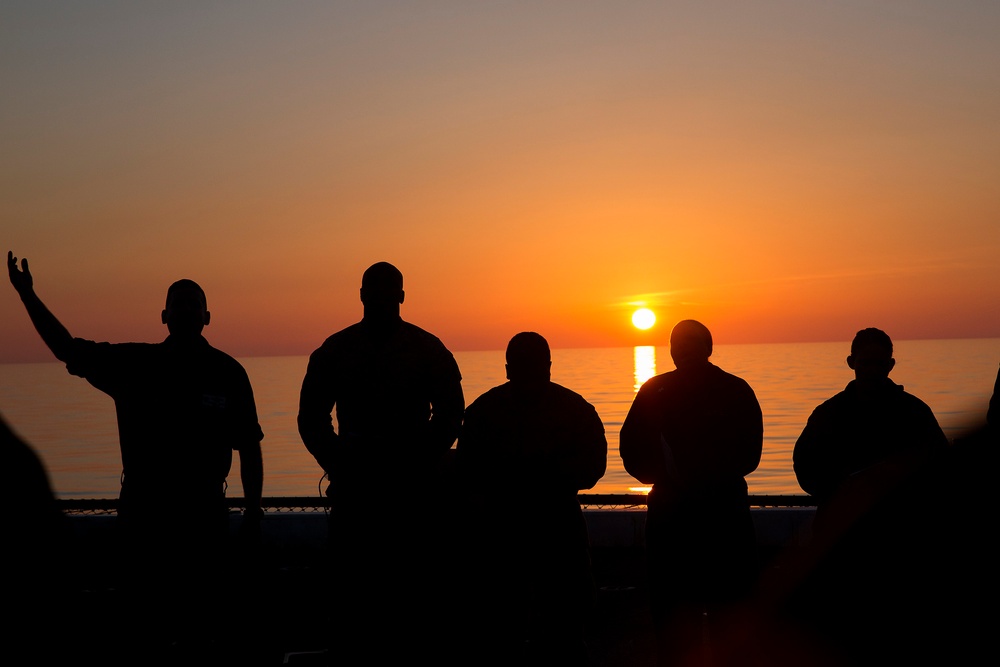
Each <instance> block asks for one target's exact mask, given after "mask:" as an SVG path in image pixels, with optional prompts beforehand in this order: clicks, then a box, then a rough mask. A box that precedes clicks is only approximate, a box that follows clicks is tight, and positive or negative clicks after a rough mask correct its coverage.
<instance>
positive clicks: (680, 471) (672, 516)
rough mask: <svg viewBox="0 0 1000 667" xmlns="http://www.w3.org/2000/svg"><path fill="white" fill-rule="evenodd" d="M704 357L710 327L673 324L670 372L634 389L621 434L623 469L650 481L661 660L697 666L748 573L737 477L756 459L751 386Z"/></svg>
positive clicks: (751, 552)
mask: <svg viewBox="0 0 1000 667" xmlns="http://www.w3.org/2000/svg"><path fill="white" fill-rule="evenodd" d="M711 355H712V335H711V333H710V332H709V330H708V329H707V328H706V327H705V326H704V325H703V324H701V323H700V322H696V321H694V320H684V321H681V322H679V323H678V324H677V325H676V326H675V327H674V329H673V331H672V332H671V333H670V356H671V357H672V359H673V361H674V365H675V366H676V367H677V368H676V370H674V371H671V372H668V373H663V374H662V375H657V376H656V377H654V378H652V379H650V380H648V381H647V382H646V383H645V384H643V385H642V387H640V389H639V392H638V393H637V394H636V397H635V400H634V401H633V403H632V407H631V408H630V409H629V412H628V415H627V416H626V418H625V422H624V424H622V430H621V440H620V445H619V448H620V451H621V456H622V462H623V463H624V464H625V470H627V471H628V472H629V473H630V474H631V475H632V476H634V477H635V478H636V479H638V480H639V481H641V482H643V483H644V484H652V485H653V488H652V490H651V491H650V493H649V497H648V499H647V502H648V508H647V515H646V556H647V573H648V581H649V590H650V606H651V610H652V613H653V620H654V623H655V625H656V631H657V644H658V652H659V660H660V662H661V664H679V663H680V662H683V663H684V664H704V663H705V662H706V661H707V660H708V655H707V654H706V653H705V652H706V651H707V650H709V648H710V646H711V640H717V637H718V635H719V633H720V632H721V631H720V629H719V628H717V627H715V621H720V622H721V618H722V617H721V614H722V612H723V611H725V609H726V608H727V607H728V606H730V605H732V604H733V603H735V602H737V601H739V600H740V599H741V598H742V597H743V596H745V595H746V594H747V593H749V590H750V587H751V586H752V583H753V580H754V577H755V575H756V571H755V570H756V539H755V533H754V527H753V520H752V518H751V515H750V506H749V498H748V493H747V484H746V480H745V479H744V477H745V476H746V475H748V474H750V473H751V472H753V471H754V470H755V469H756V468H757V465H758V464H759V463H760V457H761V450H762V447H763V418H762V415H761V409H760V404H759V403H758V402H757V397H756V395H755V394H754V392H753V389H751V388H750V385H749V384H747V383H746V382H745V381H744V380H742V379H740V378H738V377H736V376H734V375H730V374H729V373H726V372H725V371H723V370H722V369H720V368H718V367H717V366H715V365H714V364H712V363H711V362H709V357H710V356H711ZM706 620H707V621H708V625H707V626H706V624H705V621H706ZM705 632H708V633H709V637H710V642H709V644H708V645H707V646H706V643H705V641H704V639H703V638H704V636H705V635H704V634H703V633H705Z"/></svg>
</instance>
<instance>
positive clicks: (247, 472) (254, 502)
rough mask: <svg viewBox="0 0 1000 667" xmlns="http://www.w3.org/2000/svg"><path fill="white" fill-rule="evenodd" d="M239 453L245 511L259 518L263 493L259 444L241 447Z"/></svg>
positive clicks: (261, 457)
mask: <svg viewBox="0 0 1000 667" xmlns="http://www.w3.org/2000/svg"><path fill="white" fill-rule="evenodd" d="M239 452H240V481H241V482H242V483H243V497H244V499H245V500H246V511H247V514H249V515H251V516H260V514H261V508H260V500H261V495H262V494H263V491H264V457H263V455H262V454H261V450H260V443H259V442H255V443H253V444H252V445H246V446H244V447H241V448H240V450H239Z"/></svg>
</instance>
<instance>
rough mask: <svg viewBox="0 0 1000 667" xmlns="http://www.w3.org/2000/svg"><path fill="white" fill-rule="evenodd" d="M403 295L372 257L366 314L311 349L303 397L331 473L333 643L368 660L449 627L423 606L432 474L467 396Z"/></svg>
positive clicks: (434, 523)
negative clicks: (403, 309)
mask: <svg viewBox="0 0 1000 667" xmlns="http://www.w3.org/2000/svg"><path fill="white" fill-rule="evenodd" d="M403 298H404V292H403V276H402V274H401V273H400V272H399V270H398V269H396V267H394V266H393V265H391V264H388V263H386V262H379V263H377V264H374V265H372V266H371V267H369V268H368V269H367V270H366V271H365V273H364V275H363V276H362V279H361V303H362V304H363V305H364V317H363V318H362V320H361V321H360V322H358V323H356V324H354V325H352V326H349V327H347V328H346V329H343V330H342V331H340V332H338V333H336V334H334V335H332V336H330V337H329V338H327V339H326V341H325V342H324V343H323V345H322V346H320V347H319V349H317V350H316V351H315V352H313V353H312V355H311V356H310V358H309V366H308V369H307V371H306V376H305V379H304V380H303V382H302V392H301V396H300V401H299V415H298V425H299V434H300V435H301V436H302V442H303V443H304V444H305V446H306V448H307V449H308V450H309V452H310V453H311V454H312V455H313V456H314V457H315V458H316V461H317V462H318V463H319V464H320V466H321V467H322V468H323V470H324V471H325V472H326V474H327V475H328V476H329V478H330V484H329V486H328V488H327V495H328V496H329V498H330V503H331V512H330V538H331V544H330V547H331V556H332V559H333V561H332V575H333V579H332V584H333V590H332V591H331V593H330V594H331V604H332V605H333V609H334V611H335V614H334V616H335V618H334V619H333V620H332V621H331V623H332V627H331V631H332V638H333V640H334V646H333V648H335V649H338V650H342V651H344V652H346V654H348V655H355V654H356V655H358V656H363V660H362V661H370V662H372V663H373V664H374V663H378V662H383V661H386V660H389V661H391V660H398V659H404V658H407V657H408V658H409V659H414V658H415V656H417V655H424V654H426V653H427V652H428V651H430V650H431V649H430V648H428V647H427V646H426V644H427V643H428V642H430V643H433V642H436V641H439V640H440V639H441V638H442V637H443V636H444V635H445V634H446V632H447V628H446V625H447V624H446V620H447V616H446V615H439V614H437V613H434V612H432V611H431V610H432V609H434V608H435V607H436V605H435V603H434V597H435V596H436V595H438V594H439V593H441V591H442V590H443V588H441V586H442V582H441V581H440V578H441V577H443V576H444V575H445V565H446V564H445V563H444V562H442V561H443V559H445V558H447V554H446V553H445V552H444V551H443V549H442V544H441V540H442V539H443V536H444V534H445V533H444V524H443V517H442V516H441V512H442V511H443V507H442V501H443V499H442V498H440V497H439V494H440V492H441V489H440V488H438V485H440V484H441V483H442V480H441V477H440V476H441V472H442V467H443V466H444V464H445V460H446V457H447V456H448V452H449V450H450V449H451V446H452V444H453V443H454V442H455V439H456V438H457V436H458V432H459V428H460V427H461V423H462V412H463V410H464V408H465V399H464V396H463V394H462V384H461V379H462V378H461V374H460V373H459V369H458V364H457V363H455V358H454V356H453V355H452V354H451V352H449V351H448V349H447V348H446V347H445V346H444V344H443V343H442V342H441V341H440V340H439V339H438V338H437V337H435V336H433V335H432V334H430V333H428V332H427V331H424V330H423V329H421V328H419V327H417V326H415V325H413V324H410V323H408V322H405V321H403V319H402V318H401V317H400V304H402V303H403ZM334 409H336V418H337V429H336V430H334V427H333V423H332V416H331V414H332V411H333V410H334ZM359 659H361V658H359Z"/></svg>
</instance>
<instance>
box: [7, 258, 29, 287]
mask: <svg viewBox="0 0 1000 667" xmlns="http://www.w3.org/2000/svg"><path fill="white" fill-rule="evenodd" d="M7 273H8V275H10V284H11V285H13V286H14V289H15V290H17V293H18V294H21V295H23V294H25V293H26V292H31V291H32V289H33V285H34V281H33V280H32V278H31V271H29V270H28V260H27V258H23V257H22V258H21V269H20V270H18V268H17V257H14V253H13V252H12V251H10V250H8V251H7Z"/></svg>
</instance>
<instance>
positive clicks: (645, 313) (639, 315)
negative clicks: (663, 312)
mask: <svg viewBox="0 0 1000 667" xmlns="http://www.w3.org/2000/svg"><path fill="white" fill-rule="evenodd" d="M632 324H634V325H635V327H636V328H637V329H648V328H650V327H651V326H653V325H654V324H656V313H654V312H653V311H651V310H650V309H649V308H640V309H639V310H637V311H635V312H634V313H632Z"/></svg>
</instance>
